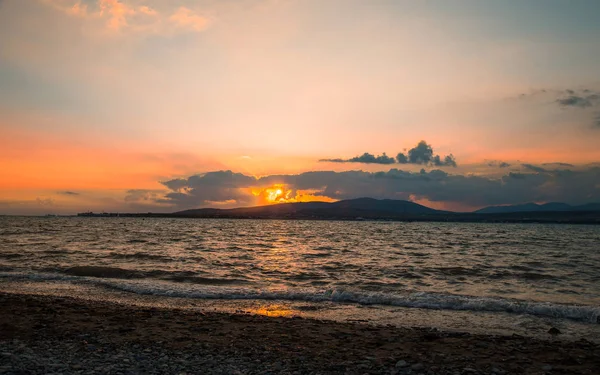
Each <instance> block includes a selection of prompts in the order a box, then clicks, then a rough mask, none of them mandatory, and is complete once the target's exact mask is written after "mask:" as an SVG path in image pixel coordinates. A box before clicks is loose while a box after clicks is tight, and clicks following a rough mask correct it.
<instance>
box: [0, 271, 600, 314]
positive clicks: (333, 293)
mask: <svg viewBox="0 0 600 375" xmlns="http://www.w3.org/2000/svg"><path fill="white" fill-rule="evenodd" d="M79 269H80V270H78V272H73V271H72V272H70V273H68V274H57V273H27V272H0V278H2V279H9V280H13V281H18V280H34V281H57V282H69V283H81V284H87V285H95V286H98V287H104V288H109V289H113V290H118V291H123V292H129V293H135V294H140V295H152V296H158V297H180V298H197V299H222V300H236V299H249V300H290V301H306V302H334V303H355V304H361V305H385V306H398V307H408V308H422V309H434V310H463V311H474V312H476V311H484V312H502V313H512V314H528V315H535V316H543V317H552V318H559V319H570V320H576V321H582V322H588V323H600V306H586V305H567V304H558V303H549V302H533V301H523V300H515V299H504V298H498V297H473V296H465V295H455V294H443V293H425V292H418V293H407V294H392V293H381V292H372V293H369V292H364V291H363V292H356V291H351V290H345V289H327V290H318V289H294V288H288V289H281V290H270V289H254V288H240V287H231V286H228V287H223V286H222V285H229V284H236V283H238V282H241V283H243V282H246V281H245V280H231V279H216V278H202V277H197V276H191V275H189V276H188V278H187V279H185V280H180V281H190V283H191V284H189V285H188V284H182V283H173V282H164V281H163V282H161V281H160V280H147V279H146V280H137V279H135V278H134V277H132V278H129V279H115V278H111V277H110V276H105V277H108V278H105V277H101V276H98V275H99V274H105V275H106V274H108V275H113V273H116V274H119V273H120V272H122V271H127V270H121V269H111V268H107V267H79ZM81 269H84V270H81ZM71 270H72V269H71ZM117 270H119V271H117ZM80 271H82V272H80ZM83 271H85V272H83ZM83 274H85V276H83ZM172 280H175V279H172ZM194 280H195V281H196V282H194ZM194 284H197V285H194Z"/></svg>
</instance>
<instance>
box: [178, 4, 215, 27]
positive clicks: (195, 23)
mask: <svg viewBox="0 0 600 375" xmlns="http://www.w3.org/2000/svg"><path fill="white" fill-rule="evenodd" d="M169 20H170V21H171V22H173V23H175V24H176V25H177V26H179V27H184V28H190V29H193V30H196V31H201V30H204V29H205V28H206V26H207V25H208V19H207V18H205V17H202V16H199V15H197V14H195V13H194V12H193V11H192V10H191V9H189V8H186V7H179V9H177V11H175V13H173V14H172V15H171V17H169Z"/></svg>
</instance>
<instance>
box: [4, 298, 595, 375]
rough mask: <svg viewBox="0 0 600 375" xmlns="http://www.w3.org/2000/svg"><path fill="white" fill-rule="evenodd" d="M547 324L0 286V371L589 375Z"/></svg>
mask: <svg viewBox="0 0 600 375" xmlns="http://www.w3.org/2000/svg"><path fill="white" fill-rule="evenodd" d="M556 331H558V332H556ZM556 331H551V332H549V333H548V338H547V339H546V340H541V339H534V338H530V337H524V336H520V335H512V336H498V335H475V334H469V333H460V332H444V331H440V330H437V329H427V328H401V327H393V326H378V325H371V324H361V323H350V322H349V323H342V322H332V321H323V320H313V319H302V318H298V317H285V318H284V317H265V316H259V315H251V314H226V313H214V312H202V311H189V310H178V309H165V308H148V307H139V306H127V305H123V304H118V303H112V302H102V301H89V300H83V299H78V298H76V297H54V296H33V295H24V294H12V293H2V294H0V373H2V374H453V375H454V374H597V373H598V372H597V371H598V369H599V368H600V346H599V345H598V344H597V343H593V342H590V341H587V340H584V339H582V340H578V341H564V340H561V338H560V331H559V330H556Z"/></svg>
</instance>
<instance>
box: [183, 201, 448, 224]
mask: <svg viewBox="0 0 600 375" xmlns="http://www.w3.org/2000/svg"><path fill="white" fill-rule="evenodd" d="M443 213H446V212H444V211H438V210H434V209H432V208H429V207H425V206H422V205H420V204H417V203H413V202H409V201H404V200H392V199H382V200H379V199H373V198H358V199H348V200H342V201H338V202H333V203H327V202H302V203H281V204H273V205H268V206H258V207H242V208H232V209H216V208H200V209H194V210H185V211H180V212H175V213H174V214H173V215H176V216H181V217H230V218H240V217H255V218H298V219H301V218H323V219H335V218H353V219H354V218H357V217H362V218H365V219H366V218H400V217H411V216H419V215H435V214H443Z"/></svg>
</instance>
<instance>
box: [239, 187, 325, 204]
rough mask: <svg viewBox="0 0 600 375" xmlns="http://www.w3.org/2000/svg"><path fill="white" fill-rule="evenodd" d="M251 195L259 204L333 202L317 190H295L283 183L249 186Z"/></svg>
mask: <svg viewBox="0 0 600 375" xmlns="http://www.w3.org/2000/svg"><path fill="white" fill-rule="evenodd" d="M250 192H251V193H252V195H254V196H255V197H257V198H258V204H259V205H265V204H276V203H294V202H315V201H318V202H335V201H336V200H335V199H332V198H329V197H325V196H321V195H318V193H319V191H318V190H297V189H292V188H290V187H289V186H287V185H285V184H274V185H272V186H268V187H255V188H251V189H250Z"/></svg>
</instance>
